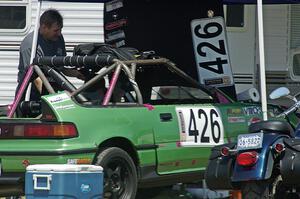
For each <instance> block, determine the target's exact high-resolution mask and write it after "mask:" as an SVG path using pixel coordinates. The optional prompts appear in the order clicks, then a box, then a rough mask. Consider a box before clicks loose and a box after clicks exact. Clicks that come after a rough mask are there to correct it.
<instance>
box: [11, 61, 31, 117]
mask: <svg viewBox="0 0 300 199" xmlns="http://www.w3.org/2000/svg"><path fill="white" fill-rule="evenodd" d="M32 73H33V65H30V66H29V68H28V69H27V72H26V75H25V77H24V80H23V82H22V84H21V86H20V88H19V90H18V92H17V95H16V97H15V99H14V101H13V103H12V104H11V105H10V106H9V107H10V109H9V111H8V114H7V116H8V117H9V118H11V117H12V116H13V114H14V113H15V111H16V109H17V106H18V104H19V102H20V100H21V98H22V95H23V93H24V91H25V89H26V87H27V85H28V83H29V80H30V78H31V75H32Z"/></svg>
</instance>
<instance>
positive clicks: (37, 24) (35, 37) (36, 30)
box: [25, 0, 42, 101]
mask: <svg viewBox="0 0 300 199" xmlns="http://www.w3.org/2000/svg"><path fill="white" fill-rule="evenodd" d="M37 3H38V6H37V14H36V18H35V27H34V32H33V39H32V46H31V54H30V62H29V64H32V62H33V59H34V58H35V54H36V49H37V40H38V33H39V27H40V21H39V20H40V13H41V8H42V1H41V0H38V2H37ZM31 84H32V83H30V84H29V86H28V88H27V92H26V95H25V101H29V98H30V91H31V86H32V85H31Z"/></svg>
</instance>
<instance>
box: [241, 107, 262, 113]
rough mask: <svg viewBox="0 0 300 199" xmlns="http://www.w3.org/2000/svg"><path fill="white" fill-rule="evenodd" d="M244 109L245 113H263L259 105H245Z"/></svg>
mask: <svg viewBox="0 0 300 199" xmlns="http://www.w3.org/2000/svg"><path fill="white" fill-rule="evenodd" d="M243 111H244V114H245V115H260V114H261V113H262V111H261V107H259V106H251V107H244V108H243Z"/></svg>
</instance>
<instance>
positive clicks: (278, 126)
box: [249, 120, 294, 136]
mask: <svg viewBox="0 0 300 199" xmlns="http://www.w3.org/2000/svg"><path fill="white" fill-rule="evenodd" d="M259 131H269V132H271V133H282V134H286V135H290V136H293V134H294V129H293V128H292V127H291V125H290V124H289V123H288V122H286V121H279V120H270V121H261V122H257V123H253V124H251V125H250V126H249V132H250V133H256V132H259Z"/></svg>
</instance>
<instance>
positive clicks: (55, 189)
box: [25, 164, 103, 199]
mask: <svg viewBox="0 0 300 199" xmlns="http://www.w3.org/2000/svg"><path fill="white" fill-rule="evenodd" d="M102 192H103V169H102V167H100V166H94V165H71V164H40V165H30V166H28V167H27V169H26V175H25V195H26V199H42V198H43V199H44V198H51V199H54V198H55V199H68V198H72V199H75V198H78V199H96V198H97V199H98V198H102Z"/></svg>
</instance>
